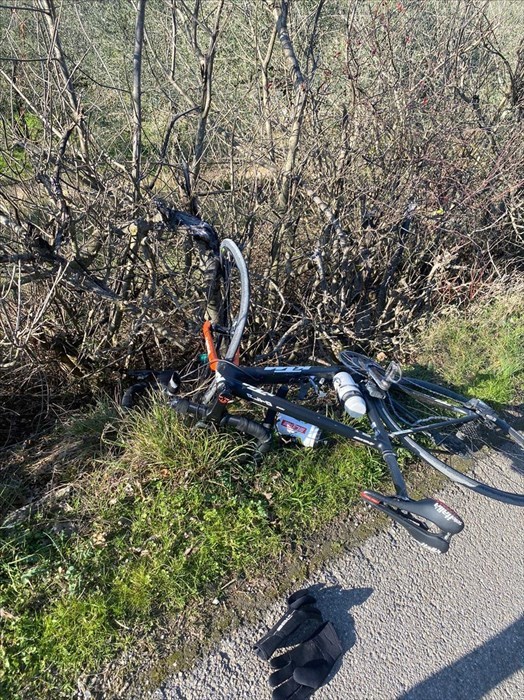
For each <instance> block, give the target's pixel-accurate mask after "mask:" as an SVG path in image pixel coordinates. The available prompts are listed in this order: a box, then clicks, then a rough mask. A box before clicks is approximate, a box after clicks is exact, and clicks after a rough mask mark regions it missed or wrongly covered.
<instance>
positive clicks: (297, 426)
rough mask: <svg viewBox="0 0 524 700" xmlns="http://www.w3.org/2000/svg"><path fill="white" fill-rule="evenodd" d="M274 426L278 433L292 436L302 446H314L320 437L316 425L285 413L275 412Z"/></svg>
mask: <svg viewBox="0 0 524 700" xmlns="http://www.w3.org/2000/svg"><path fill="white" fill-rule="evenodd" d="M275 428H276V431H277V433H279V434H280V435H282V436H284V437H290V438H294V439H295V440H298V442H301V443H302V444H303V445H304V447H314V446H315V445H316V444H317V442H318V440H319V438H320V430H319V429H318V428H317V426H316V425H312V424H311V423H305V422H304V421H301V420H297V418H292V417H291V416H286V415H285V413H277V419H276V423H275Z"/></svg>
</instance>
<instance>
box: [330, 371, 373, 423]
mask: <svg viewBox="0 0 524 700" xmlns="http://www.w3.org/2000/svg"><path fill="white" fill-rule="evenodd" d="M333 386H334V387H335V391H336V392H337V396H338V398H339V399H340V401H341V402H342V403H343V404H344V410H345V411H346V413H347V414H348V416H351V417H352V418H362V416H365V415H366V402H365V401H364V398H363V396H362V394H361V393H360V389H359V388H358V386H357V384H356V383H355V380H354V379H353V377H352V376H351V375H350V374H349V373H348V372H338V373H337V374H335V376H334V377H333Z"/></svg>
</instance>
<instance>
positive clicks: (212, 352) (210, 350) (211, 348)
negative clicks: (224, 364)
mask: <svg viewBox="0 0 524 700" xmlns="http://www.w3.org/2000/svg"><path fill="white" fill-rule="evenodd" d="M202 333H203V334H204V342H205V344H206V351H207V359H208V361H209V366H210V368H211V369H212V371H213V372H215V370H216V368H217V365H218V360H219V359H220V358H219V357H218V355H217V351H216V348H215V341H214V339H213V324H212V323H211V321H204V325H203V326H202ZM233 362H234V363H235V365H238V364H239V362H240V352H239V351H238V350H237V351H236V353H235V357H234V359H233Z"/></svg>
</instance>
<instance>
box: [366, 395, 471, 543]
mask: <svg viewBox="0 0 524 700" xmlns="http://www.w3.org/2000/svg"><path fill="white" fill-rule="evenodd" d="M366 404H367V410H368V417H369V420H370V422H371V426H372V429H373V431H374V434H375V438H376V440H377V446H378V448H379V450H380V452H381V453H382V457H383V458H384V461H385V463H386V465H387V467H388V469H389V473H390V475H391V479H392V481H393V484H394V486H395V491H396V495H395V496H385V495H384V494H381V493H378V492H377V491H369V490H365V491H362V492H361V494H360V495H361V497H362V498H363V499H364V501H366V503H367V504H368V505H370V506H371V507H372V508H375V509H376V510H379V511H381V512H382V513H385V514H386V515H388V516H389V517H390V518H392V520H394V521H395V522H397V523H399V524H400V525H402V526H403V527H404V528H405V529H406V530H407V531H408V532H409V534H410V535H411V536H412V537H413V538H414V539H416V540H417V541H418V542H419V543H420V544H422V546H423V547H425V548H426V549H429V550H431V551H433V552H438V553H440V554H444V553H445V552H447V551H448V549H449V544H450V540H451V537H452V535H456V534H458V533H459V532H461V530H462V529H463V528H464V521H463V520H462V518H461V517H460V516H459V515H457V513H455V511H453V510H452V509H451V508H450V507H449V506H447V505H446V504H445V503H442V502H441V501H438V500H435V499H433V498H423V499H421V500H415V499H412V498H410V497H409V496H408V491H407V486H406V482H405V480H404V477H403V476H402V472H401V471H400V468H399V466H398V460H397V456H396V454H395V451H394V450H393V445H392V443H391V440H390V438H389V435H388V433H387V431H386V430H385V428H384V426H383V425H382V422H381V420H380V417H379V414H378V410H377V407H376V403H375V400H374V399H372V398H368V397H367V396H366ZM431 526H432V527H433V530H431V529H430V527H431Z"/></svg>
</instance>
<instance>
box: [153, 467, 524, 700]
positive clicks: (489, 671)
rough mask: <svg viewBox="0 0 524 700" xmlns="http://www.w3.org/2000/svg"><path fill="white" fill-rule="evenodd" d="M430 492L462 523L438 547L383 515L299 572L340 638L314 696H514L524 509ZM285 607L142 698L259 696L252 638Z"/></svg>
mask: <svg viewBox="0 0 524 700" xmlns="http://www.w3.org/2000/svg"><path fill="white" fill-rule="evenodd" d="M506 469H507V473H508V483H511V481H512V480H513V478H514V471H513V472H512V471H511V468H510V467H509V466H507V467H506ZM440 497H441V498H442V500H444V501H445V502H447V503H449V505H451V506H452V507H453V508H454V509H455V510H456V511H458V512H459V513H460V514H461V515H462V517H463V518H464V520H465V522H466V528H465V530H464V531H463V532H462V533H461V534H460V535H458V536H456V537H454V539H453V544H452V547H451V549H450V551H449V553H448V554H446V555H436V554H432V553H430V552H427V551H425V550H423V549H422V548H421V547H420V546H418V545H417V544H416V543H415V542H412V541H411V539H410V538H409V536H408V535H407V534H406V533H405V532H404V531H403V529H402V528H399V527H398V526H395V525H392V526H391V527H390V528H389V529H388V530H387V531H384V532H382V533H380V534H379V535H376V536H374V537H372V538H370V539H369V540H367V541H366V542H365V543H364V544H363V546H361V547H359V548H358V549H356V550H354V551H352V552H350V553H349V554H348V555H346V556H344V557H343V558H341V559H340V560H338V561H336V562H332V563H330V564H329V565H327V566H326V568H324V570H323V571H321V572H318V573H317V574H316V575H315V576H314V577H313V578H311V579H310V580H309V581H306V582H304V584H305V585H306V586H311V587H313V589H314V590H315V591H316V595H317V600H318V605H319V607H320V608H321V610H322V612H323V614H324V618H325V619H326V618H327V619H330V620H331V621H332V622H333V623H334V625H335V627H336V629H337V631H338V633H339V636H340V639H341V641H342V646H343V649H344V654H343V657H342V658H341V660H340V661H339V662H338V663H337V666H336V667H335V670H334V674H333V676H332V678H331V680H330V681H329V683H328V684H327V685H325V686H324V687H322V688H321V689H319V690H318V691H317V692H316V693H315V694H314V698H315V700H477V699H480V698H489V699H490V700H502V699H505V700H506V699H507V700H522V699H524V509H523V508H520V509H519V508H516V507H511V506H505V505H503V504H500V503H497V502H494V501H491V500H488V499H486V498H483V497H481V496H476V495H475V494H473V493H471V492H468V491H465V490H459V489H457V488H455V487H451V488H449V489H446V490H445V491H443V493H442V494H440ZM283 608H284V601H282V602H281V603H280V604H277V605H275V606H273V607H272V608H271V609H270V610H268V611H267V612H266V613H264V615H263V616H262V617H261V621H260V625H259V626H258V627H256V628H247V627H244V628H241V629H239V630H238V631H237V632H235V633H234V634H233V635H232V636H230V637H228V638H226V639H224V640H223V641H222V642H221V643H220V645H219V646H218V647H217V648H216V649H215V650H214V651H213V653H211V654H209V655H208V656H207V657H206V658H204V659H203V660H201V661H199V662H198V663H196V665H195V667H194V668H193V669H192V670H191V671H190V672H187V673H184V674H177V675H175V676H174V677H172V678H169V679H168V680H167V681H166V682H165V683H164V685H163V686H162V687H161V688H159V689H157V690H156V691H155V692H154V693H153V694H152V696H151V698H152V700H174V699H175V698H176V699H177V700H197V699H198V700H264V699H265V698H267V699H268V700H269V699H270V698H271V691H270V690H269V688H268V685H267V678H268V675H269V665H268V663H267V662H263V661H261V660H259V659H258V658H257V657H256V656H255V655H254V654H253V652H252V650H251V644H252V642H253V641H254V640H256V639H258V638H259V637H260V636H261V635H262V634H263V633H264V632H265V631H266V630H267V628H268V627H270V626H272V625H273V624H274V622H275V621H276V620H277V619H278V618H279V617H280V615H281V614H282V612H283Z"/></svg>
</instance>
